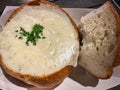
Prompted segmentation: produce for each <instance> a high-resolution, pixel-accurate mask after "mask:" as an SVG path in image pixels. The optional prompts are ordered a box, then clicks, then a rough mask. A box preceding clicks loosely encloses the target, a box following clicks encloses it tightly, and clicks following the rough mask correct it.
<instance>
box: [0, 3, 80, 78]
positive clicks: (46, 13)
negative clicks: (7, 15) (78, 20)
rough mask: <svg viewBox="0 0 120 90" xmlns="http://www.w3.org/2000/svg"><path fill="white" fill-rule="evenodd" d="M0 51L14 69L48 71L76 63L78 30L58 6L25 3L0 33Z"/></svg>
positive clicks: (34, 72) (3, 58)
mask: <svg viewBox="0 0 120 90" xmlns="http://www.w3.org/2000/svg"><path fill="white" fill-rule="evenodd" d="M0 54H1V56H2V61H3V63H4V64H5V65H6V66H7V67H8V68H9V69H11V70H13V71H15V72H18V73H22V74H31V75H39V76H40V75H41V76H42V75H48V74H51V73H53V72H56V71H58V70H60V69H62V68H64V67H65V66H67V65H71V66H76V64H77V58H78V54H79V40H78V33H77V31H76V30H75V27H74V26H73V25H72V23H71V21H70V19H69V17H68V16H67V15H66V14H65V13H64V12H62V11H61V10H58V9H56V8H54V7H52V6H50V5H44V4H41V5H39V6H25V7H24V8H22V9H21V10H20V11H19V12H18V13H17V14H16V15H15V16H14V18H12V19H11V20H10V22H8V23H7V24H6V26H5V28H4V30H3V31H2V32H1V33H0Z"/></svg>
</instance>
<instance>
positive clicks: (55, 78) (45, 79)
mask: <svg viewBox="0 0 120 90" xmlns="http://www.w3.org/2000/svg"><path fill="white" fill-rule="evenodd" d="M0 65H1V66H2V68H3V69H4V70H5V71H6V72H7V73H8V74H9V75H11V76H13V77H15V78H17V79H20V80H22V81H24V82H26V83H28V84H31V85H34V86H36V87H40V88H41V87H43V88H50V87H53V86H55V85H57V84H59V83H60V82H62V81H63V80H64V79H65V78H66V77H67V76H68V75H69V74H70V72H71V71H72V69H73V67H72V66H66V67H64V68H63V69H61V70H59V71H57V72H55V73H52V74H50V75H47V76H32V75H27V74H20V73H17V72H15V71H13V70H11V69H9V68H8V67H7V66H6V65H5V64H4V63H3V61H2V57H1V56H0Z"/></svg>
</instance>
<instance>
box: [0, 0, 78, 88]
mask: <svg viewBox="0 0 120 90" xmlns="http://www.w3.org/2000/svg"><path fill="white" fill-rule="evenodd" d="M41 3H42V4H45V5H50V6H51V7H54V8H56V9H59V10H61V11H62V12H63V13H65V14H66V15H67V16H68V18H69V19H70V21H71V23H72V25H73V26H74V29H75V30H76V32H77V33H78V36H79V31H78V28H77V26H76V24H75V23H74V21H73V20H72V19H71V17H70V16H69V15H68V14H67V13H66V12H65V11H64V10H63V9H61V8H60V7H59V6H58V5H55V4H53V3H51V2H48V1H45V0H34V1H31V2H28V3H25V4H23V5H21V6H20V7H19V8H17V9H16V10H15V11H14V12H13V13H12V14H11V16H10V17H9V18H8V20H7V22H6V23H8V22H9V21H10V20H11V19H12V18H14V16H15V15H16V14H17V13H18V12H19V11H20V10H22V9H23V8H24V7H26V6H36V5H40V4H41ZM78 40H79V37H78ZM0 65H1V66H2V68H3V69H4V70H5V71H6V72H7V73H8V74H9V75H11V76H13V77H15V78H17V79H20V80H22V81H24V82H26V83H28V84H31V85H34V86H37V87H40V88H41V87H42V88H51V87H54V86H55V85H57V84H59V83H60V82H62V81H63V80H64V79H65V78H66V77H67V76H68V75H69V74H70V72H71V71H72V69H73V66H70V65H68V66H66V67H64V68H62V69H61V70H59V71H56V72H54V73H52V74H50V75H47V76H32V75H27V74H20V73H17V72H15V71H12V70H11V69H9V68H8V67H7V66H6V65H5V64H4V63H3V61H2V56H1V55H0Z"/></svg>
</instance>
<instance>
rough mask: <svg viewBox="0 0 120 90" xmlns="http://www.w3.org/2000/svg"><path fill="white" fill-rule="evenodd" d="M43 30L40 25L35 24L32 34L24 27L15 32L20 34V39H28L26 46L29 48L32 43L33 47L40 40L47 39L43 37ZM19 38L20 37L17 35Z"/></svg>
mask: <svg viewBox="0 0 120 90" xmlns="http://www.w3.org/2000/svg"><path fill="white" fill-rule="evenodd" d="M43 29H44V27H43V26H41V25H40V24H35V25H34V26H33V27H32V31H31V32H27V31H26V30H25V29H24V28H23V27H20V30H19V31H18V30H16V31H15V32H18V33H19V35H20V36H19V37H18V39H21V40H22V39H23V37H26V42H25V43H26V45H27V46H29V43H30V42H31V43H32V44H33V45H36V44H37V42H38V40H39V39H45V38H46V37H45V36H44V35H43ZM16 36H18V35H16Z"/></svg>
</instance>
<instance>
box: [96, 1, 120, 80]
mask: <svg viewBox="0 0 120 90" xmlns="http://www.w3.org/2000/svg"><path fill="white" fill-rule="evenodd" d="M105 5H106V6H107V7H108V8H109V9H110V10H111V12H112V13H113V15H114V17H115V19H116V22H117V23H116V26H117V28H116V37H117V43H118V45H116V47H117V51H116V55H115V57H114V60H113V65H112V66H111V67H109V68H108V71H109V72H108V74H107V75H106V76H105V77H100V76H97V77H98V78H100V79H108V78H110V77H111V76H112V73H113V68H114V66H117V65H120V16H119V14H118V12H117V10H116V9H115V8H114V7H113V5H112V3H111V2H110V1H107V2H106V3H105Z"/></svg>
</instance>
